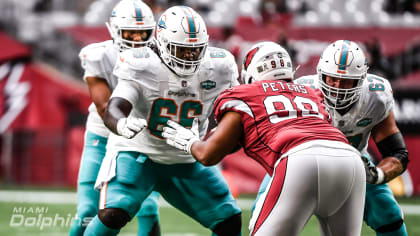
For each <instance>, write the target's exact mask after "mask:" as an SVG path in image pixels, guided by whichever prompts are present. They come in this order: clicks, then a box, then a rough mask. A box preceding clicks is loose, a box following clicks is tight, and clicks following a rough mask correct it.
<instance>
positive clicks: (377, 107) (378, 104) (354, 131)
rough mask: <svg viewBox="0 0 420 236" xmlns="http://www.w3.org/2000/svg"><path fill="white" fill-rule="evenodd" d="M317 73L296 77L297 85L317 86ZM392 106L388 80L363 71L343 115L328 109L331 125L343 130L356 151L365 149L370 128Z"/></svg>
mask: <svg viewBox="0 0 420 236" xmlns="http://www.w3.org/2000/svg"><path fill="white" fill-rule="evenodd" d="M318 80H319V77H318V75H309V76H303V77H300V78H298V79H296V80H295V81H294V82H295V83H297V84H304V85H307V86H310V87H313V88H319V83H318ZM393 106H394V98H393V96H392V88H391V85H390V83H389V81H388V80H386V79H384V78H382V77H379V76H376V75H373V74H367V77H366V79H365V81H364V82H363V85H362V90H361V93H360V98H359V100H358V101H357V102H356V103H355V104H354V105H353V107H352V108H351V109H350V110H349V111H348V112H347V113H345V114H344V115H341V114H340V113H338V112H336V111H331V110H330V113H331V116H332V119H333V123H332V124H333V125H334V126H335V127H337V128H338V129H340V130H341V132H343V134H344V135H345V136H346V137H347V139H348V140H349V142H350V144H351V145H353V146H354V147H355V148H357V149H358V150H359V151H360V152H366V149H367V146H368V141H369V137H370V132H371V131H372V129H373V127H375V126H376V125H377V124H378V123H380V122H381V121H383V120H384V119H385V118H386V117H388V115H389V112H390V111H391V110H392V108H393Z"/></svg>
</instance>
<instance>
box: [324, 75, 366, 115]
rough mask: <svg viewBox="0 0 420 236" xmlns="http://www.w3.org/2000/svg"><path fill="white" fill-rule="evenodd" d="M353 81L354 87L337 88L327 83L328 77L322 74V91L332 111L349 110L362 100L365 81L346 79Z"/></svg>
mask: <svg viewBox="0 0 420 236" xmlns="http://www.w3.org/2000/svg"><path fill="white" fill-rule="evenodd" d="M342 80H351V81H352V82H353V83H352V84H353V86H352V87H351V88H336V87H334V86H330V85H329V84H328V83H327V76H326V75H325V74H320V80H319V81H320V82H319V83H320V85H321V91H322V93H323V94H324V97H325V101H326V104H327V106H328V107H329V108H331V109H336V110H342V109H345V108H348V107H349V106H351V105H352V104H353V103H355V102H357V101H358V100H359V98H360V92H361V89H362V84H363V79H362V78H360V79H344V78H342Z"/></svg>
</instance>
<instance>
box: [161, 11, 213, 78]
mask: <svg viewBox="0 0 420 236" xmlns="http://www.w3.org/2000/svg"><path fill="white" fill-rule="evenodd" d="M208 40H209V36H208V34H207V28H206V24H205V23H204V20H203V19H202V18H201V16H200V15H199V14H198V13H197V12H195V11H194V10H193V9H191V8H190V7H186V6H174V7H171V8H169V9H167V10H166V11H165V12H164V13H163V14H162V16H161V17H160V18H159V21H158V24H157V26H156V45H157V48H158V50H159V53H160V56H161V58H162V60H163V61H164V63H165V64H166V65H167V66H168V67H169V68H170V69H171V70H173V71H174V72H175V73H176V74H177V75H179V76H189V75H193V74H194V73H195V72H197V71H198V68H199V66H200V63H201V60H202V59H203V57H204V55H205V53H206V49H207V44H208Z"/></svg>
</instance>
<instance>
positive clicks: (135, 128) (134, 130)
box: [117, 117, 147, 138]
mask: <svg viewBox="0 0 420 236" xmlns="http://www.w3.org/2000/svg"><path fill="white" fill-rule="evenodd" d="M146 126H147V121H146V120H145V119H141V118H135V117H127V118H121V119H119V120H118V122H117V132H118V134H119V135H121V136H123V137H125V138H133V137H134V136H136V134H138V133H139V132H141V131H142V130H143V129H144V128H145V127H146Z"/></svg>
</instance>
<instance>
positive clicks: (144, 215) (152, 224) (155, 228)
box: [136, 192, 160, 236]
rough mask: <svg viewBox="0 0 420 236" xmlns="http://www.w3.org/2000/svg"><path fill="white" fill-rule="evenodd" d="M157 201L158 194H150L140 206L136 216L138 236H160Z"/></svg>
mask: <svg viewBox="0 0 420 236" xmlns="http://www.w3.org/2000/svg"><path fill="white" fill-rule="evenodd" d="M158 200H159V193H158V192H152V193H151V194H150V195H149V196H148V197H147V198H146V200H144V201H143V203H142V204H141V207H140V210H139V211H138V212H137V214H136V216H137V220H138V223H139V229H138V232H137V235H138V236H159V235H160V226H159V207H158Z"/></svg>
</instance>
